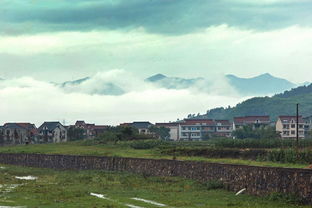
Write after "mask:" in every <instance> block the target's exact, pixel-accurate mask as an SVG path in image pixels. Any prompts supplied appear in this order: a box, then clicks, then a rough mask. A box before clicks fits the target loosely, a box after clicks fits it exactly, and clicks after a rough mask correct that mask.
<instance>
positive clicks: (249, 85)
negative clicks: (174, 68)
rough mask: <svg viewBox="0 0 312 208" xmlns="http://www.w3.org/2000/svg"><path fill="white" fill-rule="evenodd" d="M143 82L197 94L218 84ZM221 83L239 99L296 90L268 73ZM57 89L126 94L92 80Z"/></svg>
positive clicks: (175, 80)
mask: <svg viewBox="0 0 312 208" xmlns="http://www.w3.org/2000/svg"><path fill="white" fill-rule="evenodd" d="M144 81H145V82H147V83H150V84H153V85H155V86H156V87H158V88H166V89H178V90H179V89H188V88H196V90H198V91H201V92H210V88H209V87H210V86H211V85H213V84H215V82H217V81H214V80H211V79H210V80H208V79H205V78H204V77H196V78H181V77H169V76H166V75H164V74H155V75H153V76H151V77H148V78H146V79H145V80H144ZM221 82H227V85H229V87H232V89H233V90H234V91H236V92H237V93H238V94H239V95H241V96H266V95H274V94H277V93H281V92H284V91H285V90H290V89H292V88H294V87H296V84H294V83H292V82H290V81H288V80H286V79H281V78H277V77H274V76H272V75H270V74H268V73H266V74H262V75H259V76H256V77H252V78H240V77H237V76H235V75H226V76H224V79H222V80H221ZM57 85H58V86H59V87H60V88H62V89H64V90H65V91H68V92H71V91H72V92H84V93H89V94H99V95H115V96H117V95H122V94H124V93H126V89H123V87H124V86H118V84H116V83H114V82H113V81H111V80H96V79H93V77H84V78H82V79H77V80H72V81H66V82H64V83H61V84H57ZM227 85H226V86H227ZM234 91H233V92H234Z"/></svg>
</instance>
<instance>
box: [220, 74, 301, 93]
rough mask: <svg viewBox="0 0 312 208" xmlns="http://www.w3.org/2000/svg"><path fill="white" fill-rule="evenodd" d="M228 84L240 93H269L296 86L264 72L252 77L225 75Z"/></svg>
mask: <svg viewBox="0 0 312 208" xmlns="http://www.w3.org/2000/svg"><path fill="white" fill-rule="evenodd" d="M226 78H227V80H228V81H229V83H230V85H231V86H233V87H234V88H235V89H236V91H238V92H239V93H240V94H242V95H247V96H248V95H269V94H276V93H281V92H283V91H285V90H289V89H291V88H293V87H296V84H294V83H292V82H290V81H288V80H286V79H281V78H277V77H274V76H272V75H271V74H269V73H265V74H262V75H259V76H256V77H252V78H240V77H237V76H235V75H226Z"/></svg>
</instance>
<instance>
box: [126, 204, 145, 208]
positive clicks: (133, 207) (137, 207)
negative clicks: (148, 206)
mask: <svg viewBox="0 0 312 208" xmlns="http://www.w3.org/2000/svg"><path fill="white" fill-rule="evenodd" d="M125 206H127V207H130V208H144V207H139V206H135V205H132V204H125Z"/></svg>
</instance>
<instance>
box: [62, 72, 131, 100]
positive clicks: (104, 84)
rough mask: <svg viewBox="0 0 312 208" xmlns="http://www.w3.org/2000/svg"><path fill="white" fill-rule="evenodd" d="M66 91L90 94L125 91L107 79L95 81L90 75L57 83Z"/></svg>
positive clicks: (112, 93)
mask: <svg viewBox="0 0 312 208" xmlns="http://www.w3.org/2000/svg"><path fill="white" fill-rule="evenodd" d="M58 86H59V87H60V88H62V89H63V90H64V91H66V92H82V93H86V94H91V95H114V96H118V95H123V94H124V93H125V91H124V90H123V89H122V88H121V87H119V86H117V85H116V84H114V83H113V82H111V81H109V80H107V81H106V80H98V81H95V80H94V79H93V78H92V77H85V78H82V79H77V80H73V81H67V82H64V83H61V84H59V85H58Z"/></svg>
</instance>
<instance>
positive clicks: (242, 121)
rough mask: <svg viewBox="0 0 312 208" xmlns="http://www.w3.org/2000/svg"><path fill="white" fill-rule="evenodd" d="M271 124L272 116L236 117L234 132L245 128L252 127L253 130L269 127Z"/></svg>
mask: <svg viewBox="0 0 312 208" xmlns="http://www.w3.org/2000/svg"><path fill="white" fill-rule="evenodd" d="M270 124H271V121H270V116H244V117H234V119H233V131H235V130H236V129H239V128H242V127H243V126H251V127H252V128H253V129H256V128H261V127H267V126H269V125H270Z"/></svg>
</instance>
